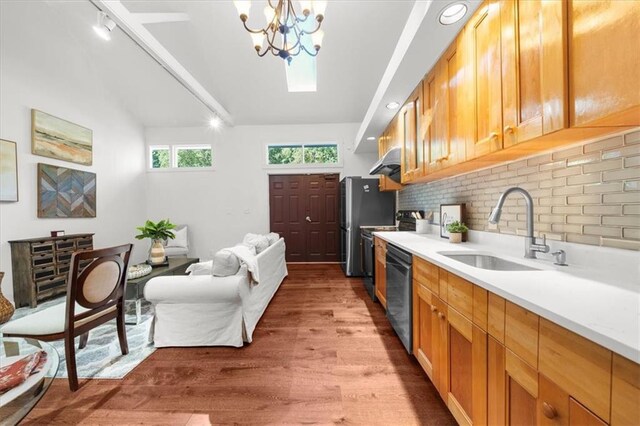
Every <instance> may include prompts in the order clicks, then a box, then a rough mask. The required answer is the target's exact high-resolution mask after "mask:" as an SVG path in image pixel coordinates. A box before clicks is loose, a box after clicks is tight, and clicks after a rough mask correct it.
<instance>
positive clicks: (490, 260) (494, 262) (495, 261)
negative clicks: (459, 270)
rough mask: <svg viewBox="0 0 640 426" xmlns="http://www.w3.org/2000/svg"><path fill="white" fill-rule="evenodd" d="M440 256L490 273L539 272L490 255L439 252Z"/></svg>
mask: <svg viewBox="0 0 640 426" xmlns="http://www.w3.org/2000/svg"><path fill="white" fill-rule="evenodd" d="M440 254H441V255H443V256H446V257H448V258H449V259H453V260H457V261H458V262H462V263H465V264H467V265H469V266H473V267H474V268H480V269H490V270H492V271H539V269H536V268H532V267H530V266H526V265H521V264H519V263H515V262H511V261H508V260H505V259H501V258H499V257H495V256H492V255H490V254H477V253H468V254H467V253H446V252H440Z"/></svg>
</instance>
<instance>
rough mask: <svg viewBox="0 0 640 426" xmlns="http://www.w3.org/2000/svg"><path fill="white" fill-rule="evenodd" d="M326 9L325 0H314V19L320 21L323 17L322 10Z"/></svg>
mask: <svg viewBox="0 0 640 426" xmlns="http://www.w3.org/2000/svg"><path fill="white" fill-rule="evenodd" d="M326 10H327V1H326V0H314V1H313V12H314V13H315V14H316V19H317V20H318V21H322V20H323V19H324V12H325V11H326Z"/></svg>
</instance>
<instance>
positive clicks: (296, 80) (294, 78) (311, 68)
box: [283, 15, 317, 92]
mask: <svg viewBox="0 0 640 426" xmlns="http://www.w3.org/2000/svg"><path fill="white" fill-rule="evenodd" d="M315 27H316V21H315V17H314V16H313V15H309V17H308V18H307V21H306V22H305V23H304V24H302V28H303V29H304V30H305V31H313V30H314V29H315ZM302 43H303V45H304V47H306V48H307V49H308V50H309V51H314V50H315V49H314V47H313V42H312V40H311V36H309V35H306V36H304V37H302ZM283 63H284V69H285V72H286V74H287V87H288V89H289V92H315V91H316V90H317V88H316V80H317V71H316V57H314V56H309V55H298V56H295V57H294V58H293V60H292V61H291V64H287V61H283Z"/></svg>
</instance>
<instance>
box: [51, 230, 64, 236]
mask: <svg viewBox="0 0 640 426" xmlns="http://www.w3.org/2000/svg"><path fill="white" fill-rule="evenodd" d="M51 236H52V237H64V231H51Z"/></svg>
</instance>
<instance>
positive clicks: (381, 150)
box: [378, 129, 402, 191]
mask: <svg viewBox="0 0 640 426" xmlns="http://www.w3.org/2000/svg"><path fill="white" fill-rule="evenodd" d="M389 133H390V131H389V129H387V130H385V131H384V133H383V134H382V136H380V137H379V138H378V157H379V158H382V156H383V155H385V154H386V153H387V151H389V150H390V149H391V148H394V147H395V145H393V143H394V142H395V141H392V140H391V136H390V134H389ZM379 187H380V191H397V190H399V189H402V185H401V184H400V183H398V182H396V181H394V180H391V178H390V177H389V176H383V175H380V183H379Z"/></svg>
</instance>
